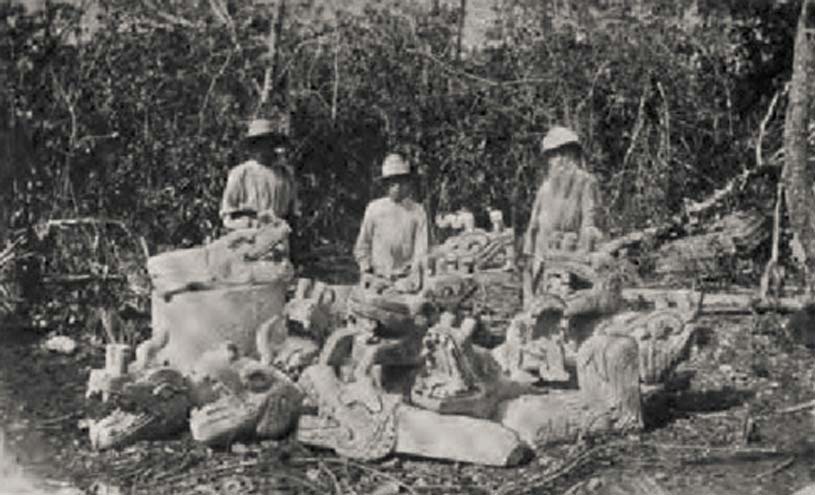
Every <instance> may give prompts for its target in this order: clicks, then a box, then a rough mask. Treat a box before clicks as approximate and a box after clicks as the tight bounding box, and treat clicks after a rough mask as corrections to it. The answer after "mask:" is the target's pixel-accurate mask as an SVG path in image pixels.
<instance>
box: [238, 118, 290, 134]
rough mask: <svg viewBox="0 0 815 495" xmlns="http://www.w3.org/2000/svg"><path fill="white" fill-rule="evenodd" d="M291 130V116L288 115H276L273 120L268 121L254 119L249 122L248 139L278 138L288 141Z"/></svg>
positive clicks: (268, 119)
mask: <svg viewBox="0 0 815 495" xmlns="http://www.w3.org/2000/svg"><path fill="white" fill-rule="evenodd" d="M290 128H291V124H290V121H289V116H288V115H286V114H278V115H274V116H272V118H267V119H254V120H252V121H251V122H249V128H248V130H247V132H246V139H248V140H254V139H258V138H277V139H282V140H287V139H288V137H289V132H290Z"/></svg>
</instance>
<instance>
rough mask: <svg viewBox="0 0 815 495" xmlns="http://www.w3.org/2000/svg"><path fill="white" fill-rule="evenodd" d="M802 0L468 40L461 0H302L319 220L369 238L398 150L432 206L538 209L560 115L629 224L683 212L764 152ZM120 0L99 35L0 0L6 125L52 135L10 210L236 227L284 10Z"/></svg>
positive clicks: (525, 21) (19, 174)
mask: <svg viewBox="0 0 815 495" xmlns="http://www.w3.org/2000/svg"><path fill="white" fill-rule="evenodd" d="M795 3H796V2H783V3H778V4H776V3H774V2H769V1H767V2H749V3H747V4H746V6H745V5H741V4H739V5H738V6H737V8H734V9H732V11H730V12H726V14H727V15H723V13H722V12H719V11H716V12H712V13H710V15H709V16H702V17H701V18H700V20H698V22H688V21H687V19H685V18H684V17H682V16H681V15H677V14H676V12H675V11H671V12H670V13H666V14H658V13H657V14H654V15H649V16H646V17H643V18H639V19H635V18H631V17H626V16H624V15H623V16H619V15H618V16H616V17H614V18H613V19H611V20H608V19H606V20H604V19H603V18H602V17H600V18H594V20H593V21H591V22H588V21H585V19H584V20H582V21H581V22H580V23H577V24H576V23H569V22H561V23H556V22H553V19H552V17H551V12H550V11H549V10H547V9H545V8H544V7H545V6H546V5H547V2H531V3H530V4H529V6H524V5H523V2H518V6H517V8H516V9H515V10H514V11H512V12H508V13H505V15H504V16H503V17H501V18H500V19H501V24H500V26H495V29H494V30H493V31H494V32H493V33H492V40H491V43H489V45H487V46H485V47H482V49H481V50H479V51H478V52H477V53H468V54H465V55H464V56H463V55H462V54H461V53H460V51H459V48H458V43H457V35H458V26H459V24H458V19H457V16H458V12H457V11H456V10H455V9H452V8H449V9H448V8H444V7H437V8H435V9H423V8H418V7H408V6H404V7H399V8H394V7H384V6H382V5H381V4H378V3H376V2H370V5H369V6H368V7H367V8H366V9H364V11H363V12H361V13H358V14H351V13H343V12H333V13H332V12H323V13H319V12H316V11H314V9H312V10H309V11H308V12H307V13H308V14H309V15H305V14H304V12H305V11H298V9H299V8H301V7H299V6H298V4H297V2H289V10H288V11H287V17H286V18H285V23H284V30H283V33H282V39H281V40H279V41H280V42H279V43H278V49H279V51H280V57H279V60H280V67H281V69H280V71H279V74H280V79H281V81H282V82H283V83H285V84H277V85H276V87H277V88H282V87H287V88H288V89H287V91H286V93H285V95H286V97H287V98H278V101H284V100H285V101H287V102H288V105H289V107H290V109H291V111H292V115H293V119H294V128H295V131H294V132H295V139H296V147H295V150H296V153H295V161H296V163H297V169H298V170H299V179H300V181H301V187H302V191H303V199H304V202H305V208H304V211H305V215H304V218H302V219H301V223H300V225H299V226H298V231H299V232H300V235H301V236H302V237H303V240H304V241H306V242H308V243H311V244H312V245H314V244H315V243H317V242H330V243H339V244H340V245H341V246H347V245H348V243H349V242H350V241H351V240H352V239H353V236H354V235H355V232H356V227H357V224H358V221H359V219H360V217H361V215H362V211H363V209H364V206H365V204H366V202H367V201H368V200H369V199H371V197H372V196H373V195H374V194H376V192H377V191H376V184H375V183H374V182H373V180H372V179H373V177H374V176H375V175H376V173H377V170H378V166H379V163H380V161H381V159H382V157H383V156H384V154H385V153H386V152H387V151H389V150H394V149H396V150H400V151H402V152H404V153H406V154H407V155H408V156H409V157H410V158H411V159H412V160H413V161H414V163H417V164H418V165H419V169H420V171H421V174H422V175H421V179H420V182H421V184H420V186H421V187H420V189H421V192H422V196H423V198H424V200H425V203H426V205H427V207H428V208H429V210H430V212H431V215H432V214H434V213H436V212H438V211H442V210H449V209H452V208H458V207H461V206H468V207H470V208H472V209H474V210H475V211H476V213H477V214H478V215H483V214H484V213H485V211H484V208H485V207H487V206H493V207H499V208H501V209H503V210H504V212H505V215H506V216H507V217H508V218H509V219H511V221H512V223H513V225H515V226H516V227H518V228H520V229H522V228H524V226H525V223H526V221H527V217H528V208H529V205H530V203H531V195H532V194H533V193H534V190H535V188H536V186H537V182H538V180H539V177H540V174H541V173H542V172H543V171H542V170H541V163H540V160H539V156H538V143H539V142H540V139H541V136H542V134H543V133H544V132H545V130H546V129H547V127H549V126H550V125H553V124H567V125H570V126H573V127H575V128H576V129H577V130H578V131H579V132H580V133H581V134H582V135H583V136H585V139H586V144H587V147H588V149H589V150H590V152H591V157H592V163H591V166H592V168H593V169H594V170H595V171H596V172H597V173H598V174H599V176H600V177H601V178H602V183H603V188H604V193H605V195H606V198H607V205H608V212H609V216H610V221H611V225H612V226H613V227H615V228H616V230H618V231H623V230H630V229H632V228H635V227H638V226H642V225H645V224H648V223H651V222H655V221H658V220H660V219H662V218H665V217H666V216H668V215H670V214H672V213H675V212H676V211H677V209H678V208H679V207H680V206H681V205H682V202H683V200H685V199H699V198H702V197H704V196H705V195H706V194H708V193H709V192H710V191H712V190H714V189H715V188H716V187H719V186H721V185H722V184H723V183H724V182H725V181H726V180H727V179H728V178H731V177H732V176H734V175H736V174H737V173H738V172H740V171H741V170H743V169H744V168H747V167H752V166H754V165H755V163H754V162H755V159H754V151H753V150H754V146H755V141H756V136H757V129H758V127H759V122H760V121H761V119H762V118H763V116H764V114H765V113H766V111H767V107H768V105H769V101H770V99H771V98H772V96H773V95H774V94H775V92H776V91H777V90H778V89H779V88H781V87H782V85H783V83H784V81H786V79H787V78H788V73H789V58H790V55H789V53H790V51H791V50H789V49H788V47H790V46H791V41H792V29H791V26H794V22H795V17H796V14H797V6H796V5H793V4H795ZM100 4H101V5H102V8H100V10H99V11H98V12H97V14H98V17H97V18H96V19H91V21H92V22H91V23H90V25H92V26H94V28H93V30H92V33H91V32H88V27H89V18H88V16H87V15H85V16H84V17H83V15H82V12H79V11H77V10H76V9H75V8H72V7H70V6H66V5H61V4H51V3H47V8H46V9H45V10H43V11H41V12H39V13H36V14H30V15H29V14H25V13H24V12H23V10H22V9H21V8H18V7H14V6H12V5H11V4H10V3H8V2H6V3H4V4H3V5H2V6H0V29H1V30H2V32H3V34H2V35H0V39H1V40H2V41H0V45H2V48H1V49H0V50H1V51H0V64H2V66H3V67H4V69H5V70H4V71H2V72H3V73H4V74H5V75H3V76H0V77H3V78H4V80H3V84H4V86H5V91H4V93H3V95H2V108H3V110H2V116H3V118H2V121H3V122H2V124H3V126H4V127H3V132H4V133H5V136H12V135H13V134H14V133H15V132H18V130H19V129H23V130H24V132H23V135H25V136H28V137H29V138H30V139H31V142H32V144H33V146H31V148H32V149H33V151H32V153H31V154H32V155H33V156H32V157H31V159H30V160H28V159H26V160H27V161H28V163H19V162H15V163H10V162H8V160H7V163H4V164H3V168H4V169H5V171H4V174H5V175H4V177H10V178H13V180H9V181H7V182H9V183H11V182H13V186H14V187H13V190H10V191H9V192H8V193H7V194H5V197H4V201H5V205H6V206H7V207H9V209H10V214H9V216H10V217H13V222H14V223H15V225H17V226H22V225H26V224H28V223H30V222H33V221H35V220H41V219H44V218H55V217H65V216H87V215H91V216H109V217H113V218H116V219H121V220H123V221H125V222H126V223H128V224H129V225H131V226H132V228H133V229H134V230H135V231H137V232H139V233H141V234H143V235H144V236H145V237H146V238H147V239H148V241H149V243H150V245H151V250H152V251H153V252H155V251H156V250H157V249H163V247H162V246H168V245H172V246H183V245H191V244H196V243H200V242H202V241H203V240H205V239H206V238H207V237H210V236H213V235H217V234H218V233H219V222H218V219H217V211H218V208H219V201H220V194H221V191H222V189H223V187H224V183H225V179H226V174H227V171H228V169H229V168H230V167H231V166H234V165H236V164H237V163H238V162H239V161H240V160H241V159H242V158H243V150H242V148H241V146H240V138H241V134H242V132H243V130H244V128H245V124H246V121H247V120H248V119H249V118H251V117H252V116H253V115H255V114H256V112H257V111H258V101H259V95H260V90H261V86H262V85H263V76H264V71H265V68H266V66H267V64H268V63H269V60H268V56H267V45H266V43H267V37H268V35H269V32H270V26H271V25H272V24H273V16H274V14H275V13H276V12H277V11H276V10H275V9H274V8H273V5H270V4H269V3H268V2H265V3H258V4H257V5H255V4H253V3H252V2H200V4H199V3H198V2H163V3H162V7H161V8H162V9H164V10H158V9H157V8H156V7H155V5H154V4H153V3H152V2H125V1H107V2H100ZM722 5H724V4H722ZM211 6H220V8H214V7H212V8H211ZM711 8H712V7H711ZM717 8H718V9H723V8H725V7H722V6H719V7H717ZM598 19H599V20H598ZM555 20H557V19H555ZM612 21H613V22H612ZM499 28H500V29H499ZM278 96H279V95H278ZM14 135H16V134H14ZM14 141H15V142H16V144H17V145H18V146H19V145H20V143H19V141H20V140H19V139H14ZM6 156H11V155H6ZM26 160H24V161H26ZM9 170H10V172H9ZM770 190H772V188H770ZM753 199H755V198H753ZM763 199H767V198H763Z"/></svg>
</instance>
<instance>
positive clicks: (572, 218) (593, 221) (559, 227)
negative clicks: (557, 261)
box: [523, 170, 600, 257]
mask: <svg viewBox="0 0 815 495" xmlns="http://www.w3.org/2000/svg"><path fill="white" fill-rule="evenodd" d="M559 180H561V181H565V182H562V183H560V184H557V185H556V184H555V182H554V181H553V180H552V179H547V180H545V181H544V182H543V184H541V186H540V188H539V189H538V193H537V195H536V196H535V203H534V205H533V206H532V214H531V216H530V219H529V227H528V228H527V231H526V235H525V236H524V247H523V252H524V254H527V255H534V256H537V257H543V256H544V254H545V252H546V250H547V249H548V248H549V244H550V242H551V241H552V240H553V239H554V237H556V236H557V235H558V234H564V233H569V232H571V233H574V234H576V236H577V237H578V239H579V241H578V243H579V244H580V243H581V242H583V241H585V240H586V239H583V237H584V236H586V235H591V234H592V233H593V231H595V230H596V228H597V227H598V225H597V223H598V216H599V212H598V208H599V207H600V204H599V202H600V201H599V194H600V192H599V187H598V184H597V179H595V178H594V176H593V175H591V174H589V173H588V172H585V171H582V170H577V171H575V172H573V173H571V174H567V175H565V176H562V177H560V178H559Z"/></svg>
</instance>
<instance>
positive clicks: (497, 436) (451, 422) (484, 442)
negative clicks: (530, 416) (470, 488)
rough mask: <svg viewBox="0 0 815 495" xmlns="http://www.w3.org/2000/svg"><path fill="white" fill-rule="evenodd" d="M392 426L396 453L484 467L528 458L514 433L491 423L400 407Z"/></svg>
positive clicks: (512, 462)
mask: <svg viewBox="0 0 815 495" xmlns="http://www.w3.org/2000/svg"><path fill="white" fill-rule="evenodd" d="M396 425H397V428H396V449H395V450H396V452H397V453H400V454H409V455H415V456H419V457H429V458H432V459H447V460H451V461H458V462H468V463H472V464H484V465H487V466H515V465H518V464H520V463H521V462H523V461H524V460H526V459H527V458H528V457H529V456H530V455H531V451H530V449H529V447H528V446H527V445H526V444H524V443H523V442H522V441H521V440H520V438H519V437H518V435H517V434H516V433H515V432H513V431H511V430H509V429H507V428H505V427H503V426H501V425H500V424H498V423H494V422H492V421H487V420H483V419H478V418H473V417H469V416H461V415H448V414H438V413H435V412H433V411H428V410H425V409H419V408H417V407H413V406H408V405H401V406H399V408H398V409H397V419H396Z"/></svg>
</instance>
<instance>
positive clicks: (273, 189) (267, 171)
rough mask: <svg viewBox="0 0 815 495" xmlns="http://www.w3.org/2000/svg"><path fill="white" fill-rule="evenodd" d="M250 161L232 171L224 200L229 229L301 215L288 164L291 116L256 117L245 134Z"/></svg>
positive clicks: (224, 216) (223, 206) (225, 216)
mask: <svg viewBox="0 0 815 495" xmlns="http://www.w3.org/2000/svg"><path fill="white" fill-rule="evenodd" d="M246 147H247V149H248V151H249V160H247V161H245V162H243V163H241V164H240V165H238V166H237V167H235V168H233V169H232V170H231V171H230V172H229V177H228V179H227V182H226V188H225V189H224V195H223V199H222V201H221V211H220V215H221V220H222V221H223V223H224V226H225V227H226V228H227V229H230V230H234V229H241V228H251V227H257V226H258V225H260V224H263V223H265V222H266V221H268V220H269V219H272V218H280V219H284V220H288V221H290V220H291V217H292V216H295V215H299V205H298V201H297V189H296V183H295V180H294V173H293V171H292V169H291V167H290V166H289V163H288V148H289V118H288V115H285V114H277V115H274V116H273V117H272V118H271V119H255V120H253V121H252V122H250V123H249V131H248V133H247V135H246Z"/></svg>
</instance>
